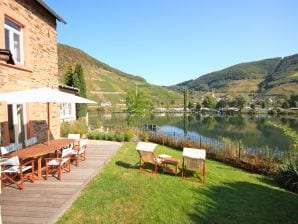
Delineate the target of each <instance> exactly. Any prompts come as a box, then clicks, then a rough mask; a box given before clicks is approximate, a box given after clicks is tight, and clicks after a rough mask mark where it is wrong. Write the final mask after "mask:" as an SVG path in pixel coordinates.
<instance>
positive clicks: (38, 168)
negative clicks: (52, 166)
mask: <svg viewBox="0 0 298 224" xmlns="http://www.w3.org/2000/svg"><path fill="white" fill-rule="evenodd" d="M41 159H42V156H40V157H38V158H37V177H36V179H37V180H41V179H42V176H41Z"/></svg>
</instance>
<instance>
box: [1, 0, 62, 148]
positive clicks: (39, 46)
mask: <svg viewBox="0 0 298 224" xmlns="http://www.w3.org/2000/svg"><path fill="white" fill-rule="evenodd" d="M57 21H59V22H62V23H66V22H65V21H64V20H63V19H62V18H61V17H60V16H59V15H58V14H56V13H55V12H54V11H53V10H52V9H51V8H49V7H48V6H47V5H46V4H45V3H44V2H43V1H42V0H1V1H0V36H1V37H5V38H0V49H7V50H10V52H11V54H12V58H13V61H14V64H9V63H7V62H6V61H1V60H0V93H2V92H9V91H16V90H25V89H32V88H38V87H46V86H49V87H52V88H55V89H58V56H57V32H56V26H57ZM50 114H51V118H50V119H51V124H50V130H51V137H52V138H58V137H59V136H60V105H59V104H53V105H51V113H50ZM33 136H36V137H37V139H38V141H39V142H41V141H44V140H46V139H47V105H46V104H43V103H30V104H28V103H27V104H18V105H15V104H13V105H7V104H5V103H3V102H0V145H7V144H9V143H16V144H17V145H21V144H22V143H23V142H24V141H25V140H26V139H29V138H30V137H33Z"/></svg>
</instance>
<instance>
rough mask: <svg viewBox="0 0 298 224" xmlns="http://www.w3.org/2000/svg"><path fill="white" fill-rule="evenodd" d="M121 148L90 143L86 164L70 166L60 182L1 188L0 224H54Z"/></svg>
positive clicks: (53, 178)
mask: <svg viewBox="0 0 298 224" xmlns="http://www.w3.org/2000/svg"><path fill="white" fill-rule="evenodd" d="M120 146H121V144H120V143H117V142H107V141H92V140H90V141H89V144H88V151H87V160H86V161H82V162H80V164H79V166H76V165H75V164H74V165H72V166H71V172H69V173H68V172H64V173H63V174H62V181H61V182H60V181H59V180H57V179H56V178H55V177H52V176H50V177H49V179H48V180H47V181H46V180H36V181H35V182H34V183H30V182H25V187H24V190H22V191H21V190H19V189H16V188H12V187H8V186H6V187H4V188H3V189H2V194H1V195H0V204H1V214H2V223H3V224H10V223H55V222H56V221H57V220H58V218H59V217H60V216H62V215H63V213H64V212H65V211H66V210H67V209H68V208H69V207H70V206H71V205H72V203H73V202H74V200H75V199H76V198H77V197H78V196H79V195H80V193H81V191H82V190H83V189H84V188H85V186H86V185H87V184H88V183H89V182H90V180H91V179H92V178H93V177H94V176H96V175H97V174H98V173H99V172H100V171H101V170H102V169H103V167H104V165H105V164H106V163H107V162H109V161H110V159H111V158H112V156H113V155H114V154H115V153H116V152H117V150H118V149H119V148H120ZM0 220H1V218H0Z"/></svg>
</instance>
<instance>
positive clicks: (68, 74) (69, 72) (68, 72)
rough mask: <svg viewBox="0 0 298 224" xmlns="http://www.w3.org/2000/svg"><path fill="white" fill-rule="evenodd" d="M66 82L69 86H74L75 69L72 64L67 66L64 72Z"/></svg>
mask: <svg viewBox="0 0 298 224" xmlns="http://www.w3.org/2000/svg"><path fill="white" fill-rule="evenodd" d="M64 84H65V85H67V86H73V69H72V66H71V65H69V66H68V67H67V70H66V72H65V74H64Z"/></svg>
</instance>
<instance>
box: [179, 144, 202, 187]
mask: <svg viewBox="0 0 298 224" xmlns="http://www.w3.org/2000/svg"><path fill="white" fill-rule="evenodd" d="M205 160H206V150H205V149H194V148H183V165H182V178H183V179H185V178H186V176H185V172H186V170H189V171H192V172H197V173H198V172H202V175H203V178H202V182H203V183H205V176H206V167H205Z"/></svg>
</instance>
